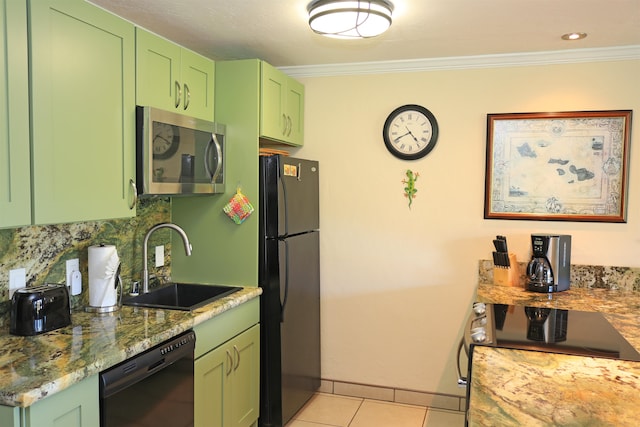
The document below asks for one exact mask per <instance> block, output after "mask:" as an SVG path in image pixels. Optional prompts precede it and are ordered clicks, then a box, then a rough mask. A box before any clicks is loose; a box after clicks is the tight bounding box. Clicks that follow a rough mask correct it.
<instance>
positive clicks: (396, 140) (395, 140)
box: [393, 129, 411, 142]
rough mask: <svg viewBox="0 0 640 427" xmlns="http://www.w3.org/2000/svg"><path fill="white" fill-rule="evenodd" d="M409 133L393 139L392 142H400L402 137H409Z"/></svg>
mask: <svg viewBox="0 0 640 427" xmlns="http://www.w3.org/2000/svg"><path fill="white" fill-rule="evenodd" d="M407 130H409V129H407ZM410 133H411V132H407V133H405V134H404V135H400V136H399V137H397V138H396V139H394V140H393V142H398V141H400V138H402V137H403V136H407V135H409V134H410Z"/></svg>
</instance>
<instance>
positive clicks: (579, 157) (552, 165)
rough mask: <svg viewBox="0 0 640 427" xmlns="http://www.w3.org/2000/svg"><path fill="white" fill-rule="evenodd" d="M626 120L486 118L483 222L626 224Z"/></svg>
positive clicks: (614, 116)
mask: <svg viewBox="0 0 640 427" xmlns="http://www.w3.org/2000/svg"><path fill="white" fill-rule="evenodd" d="M631 115H632V111H631V110H617V111H584V112H559V113H509V114H488V115H487V158H486V176H485V204H484V217H485V219H523V220H554V221H594V222H626V204H627V177H628V174H629V142H630V134H631Z"/></svg>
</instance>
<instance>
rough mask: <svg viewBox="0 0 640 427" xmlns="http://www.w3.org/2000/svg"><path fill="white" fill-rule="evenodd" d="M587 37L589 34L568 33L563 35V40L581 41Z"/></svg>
mask: <svg viewBox="0 0 640 427" xmlns="http://www.w3.org/2000/svg"><path fill="white" fill-rule="evenodd" d="M585 37H587V33H567V34H563V35H562V37H561V38H562V40H581V39H583V38H585Z"/></svg>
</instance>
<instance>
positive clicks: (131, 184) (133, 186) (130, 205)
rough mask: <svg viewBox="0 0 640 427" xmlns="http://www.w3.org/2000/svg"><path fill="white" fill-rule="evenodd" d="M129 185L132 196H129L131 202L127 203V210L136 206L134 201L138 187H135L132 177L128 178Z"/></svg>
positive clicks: (136, 199) (136, 198)
mask: <svg viewBox="0 0 640 427" xmlns="http://www.w3.org/2000/svg"><path fill="white" fill-rule="evenodd" d="M129 186H130V187H131V191H132V193H133V197H130V198H129V199H130V200H131V203H129V210H131V209H133V208H135V207H136V203H137V202H138V188H137V187H136V183H135V182H134V181H133V179H130V180H129Z"/></svg>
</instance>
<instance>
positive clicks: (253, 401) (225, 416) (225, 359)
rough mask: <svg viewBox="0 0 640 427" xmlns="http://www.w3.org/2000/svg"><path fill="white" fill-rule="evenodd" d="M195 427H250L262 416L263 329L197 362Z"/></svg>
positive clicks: (258, 329) (256, 328)
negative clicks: (261, 358)
mask: <svg viewBox="0 0 640 427" xmlns="http://www.w3.org/2000/svg"><path fill="white" fill-rule="evenodd" d="M194 372H195V418H194V421H195V422H194V425H195V427H200V426H202V427H205V426H207V427H248V426H250V425H252V424H253V423H254V422H255V421H256V420H257V419H258V414H259V410H260V409H259V404H260V325H255V326H253V327H252V328H250V329H249V330H247V331H245V332H243V333H242V334H240V335H238V336H236V337H235V338H233V339H231V340H229V341H228V342H226V343H224V344H223V345H221V346H219V347H217V348H216V349H214V350H212V351H210V352H209V353H206V354H205V355H203V356H201V357H200V358H198V359H197V360H196V361H195V368H194Z"/></svg>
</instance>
